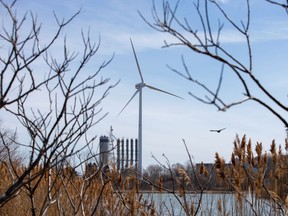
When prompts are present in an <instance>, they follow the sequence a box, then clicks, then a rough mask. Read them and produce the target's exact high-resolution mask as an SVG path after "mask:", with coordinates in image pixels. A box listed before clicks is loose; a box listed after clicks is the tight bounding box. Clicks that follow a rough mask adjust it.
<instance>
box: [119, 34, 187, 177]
mask: <svg viewBox="0 0 288 216" xmlns="http://www.w3.org/2000/svg"><path fill="white" fill-rule="evenodd" d="M130 42H131V46H132V49H133V53H134V57H135V61H136V64H137V68H138V72H139V75H140V79H141V82H140V83H137V84H136V85H135V88H136V91H135V93H134V94H133V96H132V97H131V98H130V100H129V101H128V102H127V103H126V105H125V106H124V108H123V109H122V110H121V111H120V113H119V114H118V115H117V116H119V115H120V114H121V113H122V112H123V110H124V109H125V108H126V107H127V106H128V104H129V103H130V102H131V101H132V100H133V98H134V97H135V96H136V95H137V94H138V93H139V122H138V154H137V156H138V163H137V169H138V170H137V171H138V173H139V174H140V175H141V174H142V89H143V88H144V87H147V88H150V89H152V90H155V91H159V92H162V93H165V94H168V95H171V96H174V97H177V98H181V99H183V98H182V97H179V96H177V95H175V94H172V93H170V92H167V91H164V90H161V89H159V88H156V87H154V86H151V85H148V84H146V83H145V82H144V79H143V76H142V73H141V70H140V66H139V62H138V59H137V56H136V52H135V49H134V46H133V43H132V39H131V38H130Z"/></svg>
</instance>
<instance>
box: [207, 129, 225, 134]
mask: <svg viewBox="0 0 288 216" xmlns="http://www.w3.org/2000/svg"><path fill="white" fill-rule="evenodd" d="M225 129H226V128H221V129H218V130H210V132H217V133H220V132H221V131H222V130H225Z"/></svg>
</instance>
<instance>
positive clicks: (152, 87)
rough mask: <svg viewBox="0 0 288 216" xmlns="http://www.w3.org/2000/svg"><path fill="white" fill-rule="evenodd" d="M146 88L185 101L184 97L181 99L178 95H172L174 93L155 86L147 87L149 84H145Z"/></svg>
mask: <svg viewBox="0 0 288 216" xmlns="http://www.w3.org/2000/svg"><path fill="white" fill-rule="evenodd" d="M145 86H146V87H148V88H150V89H153V90H156V91H159V92H163V93H165V94H169V95H172V96H174V97H177V98H180V99H182V100H184V98H182V97H180V96H178V95H175V94H172V93H170V92H167V91H164V90H162V89H159V88H156V87H154V86H150V85H147V84H145Z"/></svg>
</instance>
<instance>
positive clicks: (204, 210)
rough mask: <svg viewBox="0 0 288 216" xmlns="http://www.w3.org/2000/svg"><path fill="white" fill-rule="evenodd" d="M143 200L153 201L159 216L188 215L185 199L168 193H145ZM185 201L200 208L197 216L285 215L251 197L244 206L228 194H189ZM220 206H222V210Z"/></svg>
mask: <svg viewBox="0 0 288 216" xmlns="http://www.w3.org/2000/svg"><path fill="white" fill-rule="evenodd" d="M143 199H144V200H147V203H151V202H152V201H153V202H154V205H155V208H156V209H157V213H159V215H167V216H168V215H173V216H174V215H175V216H182V215H186V213H185V211H184V210H183V206H182V204H183V203H184V198H183V197H180V196H175V195H174V194H167V193H162V194H158V193H145V194H144V195H143ZM185 199H186V202H187V203H188V208H189V209H191V208H192V206H193V207H194V210H196V208H197V207H198V206H199V210H198V214H197V215H205V216H206V215H213V216H214V215H261V216H262V215H264V216H265V215H267V216H268V215H269V216H270V215H285V213H283V212H281V211H279V209H278V208H277V207H276V208H273V206H272V205H271V203H269V201H267V200H260V199H254V198H253V197H251V196H246V197H245V199H242V206H240V203H239V202H236V195H234V194H226V193H221V194H220V193H204V194H202V197H201V196H200V194H187V195H186V197H185ZM181 203H182V204H181ZM218 206H221V210H220V209H219V208H218ZM274 209H278V210H274ZM194 212H195V211H194Z"/></svg>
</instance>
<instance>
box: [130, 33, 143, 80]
mask: <svg viewBox="0 0 288 216" xmlns="http://www.w3.org/2000/svg"><path fill="white" fill-rule="evenodd" d="M130 42H131V46H132V49H133V53H134V57H135V60H136V64H137V68H138V72H139V74H140V78H141V81H142V82H144V79H143V76H142V73H141V70H140V66H139V62H138V59H137V56H136V52H135V49H134V46H133V42H132V39H131V38H130Z"/></svg>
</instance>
